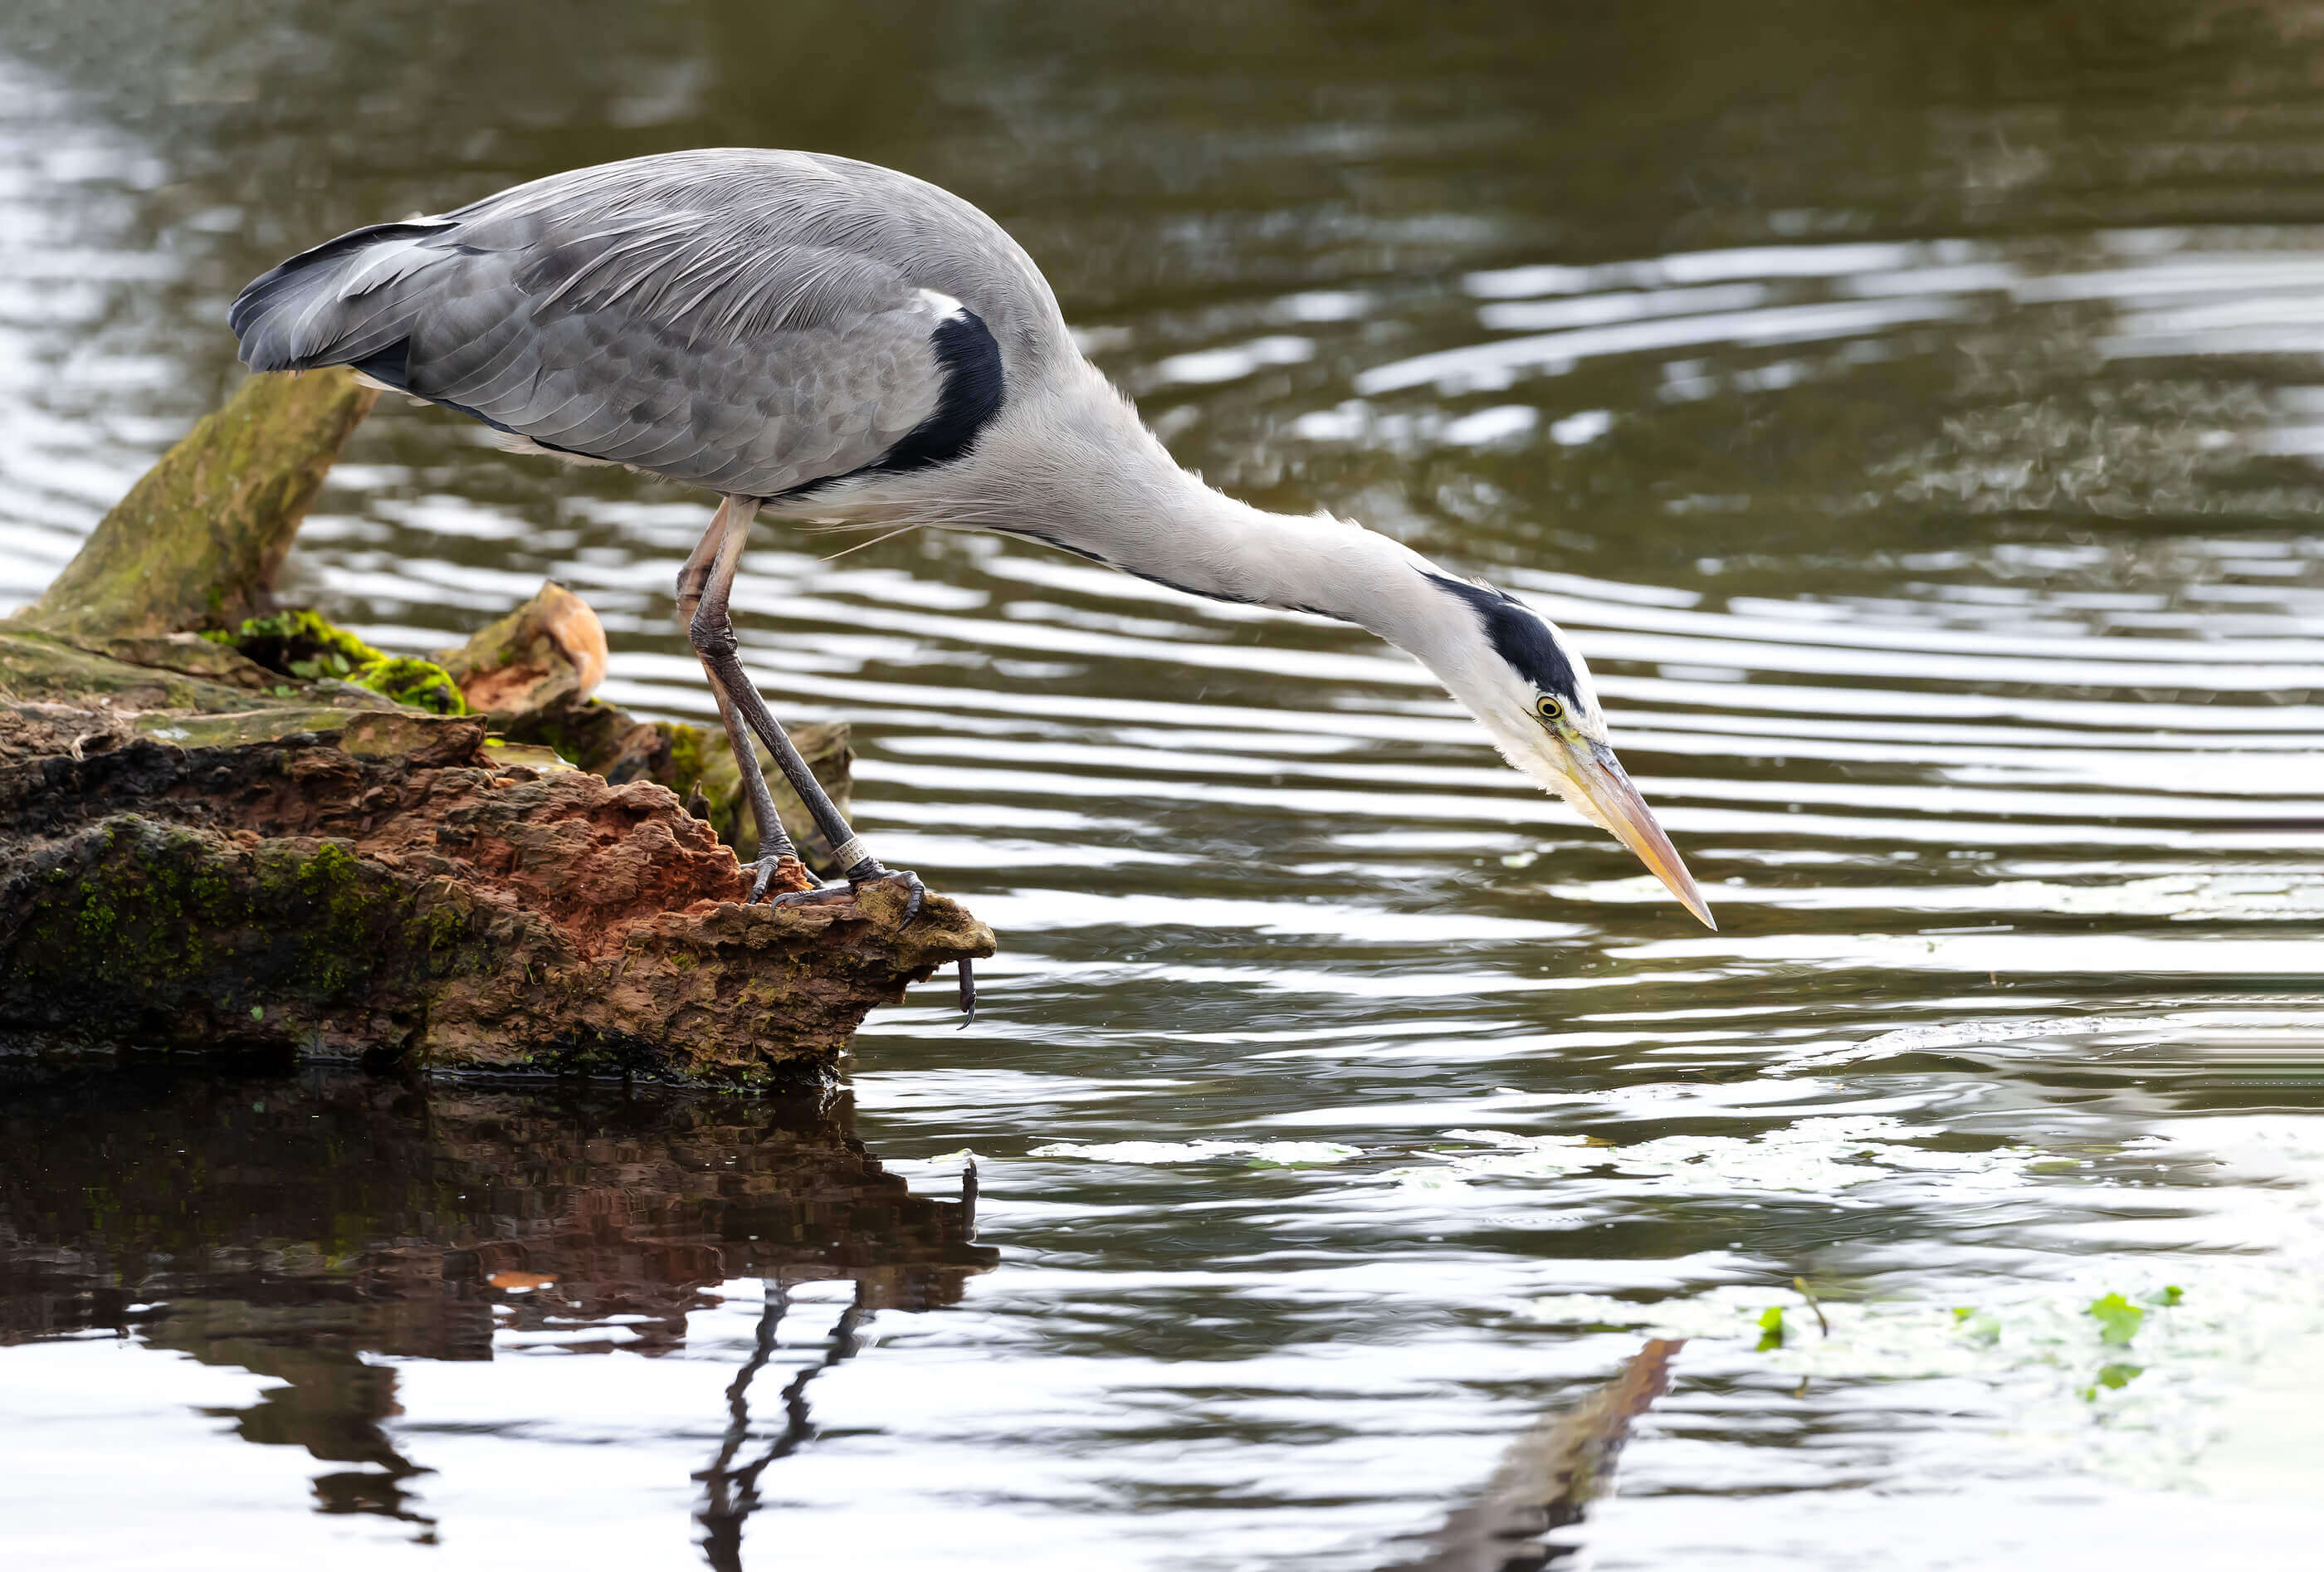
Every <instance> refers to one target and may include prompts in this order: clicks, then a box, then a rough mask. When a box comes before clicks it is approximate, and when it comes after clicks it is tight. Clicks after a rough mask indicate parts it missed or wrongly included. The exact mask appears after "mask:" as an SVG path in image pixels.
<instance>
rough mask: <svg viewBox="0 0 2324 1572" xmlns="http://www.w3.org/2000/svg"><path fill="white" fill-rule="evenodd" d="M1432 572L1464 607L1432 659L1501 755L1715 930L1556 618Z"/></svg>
mask: <svg viewBox="0 0 2324 1572" xmlns="http://www.w3.org/2000/svg"><path fill="white" fill-rule="evenodd" d="M1428 578H1429V581H1430V582H1431V583H1432V584H1434V586H1436V587H1438V588H1439V589H1441V590H1443V592H1444V593H1445V594H1446V595H1447V596H1450V597H1452V600H1453V601H1454V602H1455V603H1456V604H1457V607H1458V608H1459V610H1458V612H1457V613H1456V615H1455V616H1454V618H1453V630H1454V631H1453V633H1452V636H1451V637H1450V638H1449V639H1447V640H1445V641H1442V642H1440V643H1438V646H1437V648H1436V649H1435V650H1434V652H1432V654H1433V655H1434V657H1435V658H1434V659H1431V660H1429V661H1428V664H1429V665H1430V666H1431V667H1432V668H1434V670H1435V671H1436V674H1437V676H1438V677H1440V678H1441V679H1443V682H1444V685H1445V686H1446V687H1447V688H1449V689H1451V690H1452V697H1453V698H1457V699H1459V700H1460V701H1461V702H1462V704H1463V705H1466V706H1467V707H1468V708H1469V711H1470V713H1471V714H1472V715H1474V716H1475V717H1477V718H1478V719H1479V720H1480V721H1482V722H1483V723H1484V726H1485V729H1486V731H1487V732H1489V734H1490V735H1491V736H1492V739H1493V743H1494V745H1496V746H1497V747H1499V749H1500V751H1501V756H1502V757H1503V758H1505V759H1507V760H1508V762H1509V763H1510V764H1512V765H1513V766H1515V767H1516V768H1517V769H1518V770H1520V771H1522V772H1525V773H1526V774H1527V775H1530V776H1532V777H1533V778H1534V779H1535V781H1540V782H1541V783H1542V784H1543V785H1544V786H1546V787H1547V788H1549V789H1550V790H1551V791H1554V792H1556V793H1557V794H1558V795H1559V796H1560V797H1563V798H1564V799H1565V800H1566V801H1568V802H1570V803H1572V805H1573V806H1574V808H1575V809H1577V810H1579V811H1580V812H1581V814H1582V817H1583V818H1587V819H1589V820H1590V821H1591V823H1592V824H1595V825H1597V826H1598V827H1599V828H1601V829H1604V830H1606V831H1608V832H1609V833H1610V834H1611V835H1612V836H1613V837H1615V838H1616V839H1617V840H1618V841H1620V842H1621V843H1622V844H1623V845H1624V846H1628V847H1629V848H1630V850H1631V851H1633V852H1635V853H1637V857H1638V860H1639V861H1640V862H1642V863H1644V864H1646V867H1647V869H1648V870H1649V871H1650V872H1652V873H1653V874H1654V875H1655V878H1657V879H1660V880H1661V881H1662V882H1663V883H1664V884H1665V886H1667V887H1668V888H1669V890H1670V892H1671V893H1672V894H1674V895H1675V896H1677V897H1678V899H1679V902H1680V903H1681V904H1682V905H1683V906H1684V907H1685V908H1686V909H1687V910H1688V911H1691V912H1692V913H1694V915H1695V916H1696V917H1697V918H1698V919H1700V920H1701V922H1702V923H1703V925H1704V926H1706V927H1709V928H1717V927H1718V926H1719V925H1718V924H1717V923H1716V922H1713V921H1712V920H1711V908H1710V907H1709V906H1708V905H1706V904H1705V903H1704V902H1703V899H1702V892H1701V891H1700V890H1698V889H1696V888H1695V883H1694V879H1693V877H1692V875H1691V874H1688V873H1687V871H1686V865H1685V864H1684V863H1683V862H1682V861H1681V860H1680V859H1679V855H1678V851H1677V849H1676V848H1675V847H1674V846H1672V845H1671V843H1670V837H1668V836H1666V835H1665V834H1664V833H1663V828H1662V826H1661V825H1659V824H1656V823H1655V816H1654V814H1653V813H1652V812H1651V811H1650V810H1649V809H1647V807H1646V799H1645V798H1643V797H1641V796H1639V795H1638V789H1637V787H1636V786H1634V785H1632V784H1631V783H1630V777H1629V776H1628V774H1626V773H1625V772H1623V769H1622V763H1621V761H1620V760H1618V759H1617V758H1616V757H1615V756H1614V750H1613V748H1612V747H1611V746H1609V744H1608V743H1607V740H1606V717H1605V714H1604V712H1603V711H1601V710H1600V708H1599V707H1598V694H1597V690H1596V689H1594V688H1593V687H1592V686H1591V681H1590V668H1589V667H1587V666H1585V665H1583V664H1582V657H1581V655H1580V654H1579V653H1578V652H1575V650H1574V649H1573V647H1572V645H1571V644H1569V643H1566V641H1565V635H1564V634H1563V633H1560V632H1559V631H1558V628H1557V624H1554V623H1553V622H1551V621H1550V620H1549V619H1548V618H1547V617H1545V616H1543V615H1541V614H1540V613H1539V612H1536V611H1535V610H1534V609H1533V608H1532V607H1531V606H1526V604H1524V603H1523V602H1522V601H1519V600H1517V599H1516V598H1514V597H1512V596H1508V595H1506V594H1504V593H1502V592H1501V591H1500V590H1498V589H1494V588H1492V587H1489V586H1487V585H1481V584H1467V583H1463V582H1462V581H1460V580H1459V579H1454V578H1443V577H1441V576H1439V575H1436V574H1433V573H1432V574H1430V575H1429V576H1428ZM1461 614H1465V615H1461Z"/></svg>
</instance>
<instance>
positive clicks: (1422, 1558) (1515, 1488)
mask: <svg viewBox="0 0 2324 1572" xmlns="http://www.w3.org/2000/svg"><path fill="white" fill-rule="evenodd" d="M1684 1346H1685V1344H1684V1343H1683V1342H1682V1341H1666V1340H1665V1339H1663V1338H1659V1337H1657V1338H1655V1339H1652V1340H1651V1341H1649V1342H1648V1343H1647V1344H1646V1346H1645V1347H1644V1348H1642V1349H1640V1350H1639V1351H1638V1352H1637V1354H1635V1355H1631V1357H1630V1359H1629V1361H1628V1363H1627V1364H1624V1365H1623V1366H1622V1373H1621V1374H1619V1375H1618V1376H1616V1377H1615V1378H1614V1379H1613V1380H1612V1381H1610V1382H1607V1383H1606V1384H1605V1385H1604V1386H1601V1387H1599V1388H1598V1389H1597V1390H1595V1391H1594V1392H1589V1393H1587V1394H1585V1395H1584V1396H1583V1397H1582V1401H1579V1402H1577V1403H1575V1404H1573V1405H1572V1407H1570V1408H1567V1409H1564V1410H1561V1411H1559V1412H1557V1413H1554V1414H1552V1415H1551V1416H1549V1417H1548V1418H1547V1419H1543V1420H1542V1421H1541V1422H1540V1423H1539V1424H1537V1425H1535V1427H1534V1428H1533V1429H1530V1430H1528V1431H1526V1433H1525V1434H1524V1435H1523V1436H1520V1437H1519V1438H1517V1442H1516V1444H1515V1445H1513V1446H1511V1447H1509V1449H1508V1452H1507V1453H1506V1454H1504V1455H1503V1456H1502V1458H1501V1464H1500V1466H1499V1468H1497V1469H1495V1470H1494V1471H1493V1477H1492V1478H1491V1480H1490V1481H1489V1482H1488V1483H1487V1484H1486V1485H1485V1488H1484V1489H1483V1490H1482V1491H1481V1492H1480V1493H1478V1496H1477V1499H1476V1500H1474V1501H1472V1502H1471V1503H1469V1504H1467V1505H1465V1506H1462V1507H1461V1508H1459V1509H1457V1510H1456V1511H1454V1512H1452V1513H1451V1514H1450V1515H1449V1516H1448V1517H1446V1519H1445V1520H1444V1526H1443V1528H1441V1529H1439V1530H1437V1531H1436V1532H1435V1533H1434V1534H1433V1535H1431V1536H1429V1542H1428V1548H1427V1549H1425V1551H1423V1552H1422V1553H1421V1554H1420V1555H1418V1556H1416V1557H1415V1558H1411V1559H1407V1560H1402V1561H1397V1562H1396V1563H1395V1565H1396V1566H1397V1567H1399V1568H1405V1569H1406V1572H1506V1569H1508V1568H1511V1567H1539V1566H1542V1565H1543V1564H1544V1560H1543V1552H1542V1550H1541V1548H1540V1547H1541V1538H1542V1536H1543V1535H1544V1534H1546V1533H1549V1532H1551V1531H1553V1530H1557V1529H1562V1528H1564V1527H1566V1526H1568V1525H1569V1524H1572V1523H1577V1522H1580V1521H1582V1513H1583V1512H1584V1511H1586V1510H1587V1509H1588V1507H1589V1505H1590V1503H1591V1501H1593V1500H1595V1499H1596V1498H1597V1497H1598V1496H1600V1495H1601V1494H1603V1493H1605V1491H1606V1489H1607V1487H1608V1486H1609V1484H1611V1483H1612V1479H1613V1469H1614V1459H1615V1456H1616V1455H1617V1454H1618V1453H1619V1452H1620V1451H1621V1449H1622V1443H1623V1442H1624V1441H1625V1440H1627V1439H1628V1438H1629V1433H1630V1421H1631V1420H1632V1419H1637V1417H1638V1416H1639V1415H1640V1414H1642V1413H1645V1412H1646V1408H1647V1405H1649V1404H1650V1403H1652V1402H1653V1401H1655V1399H1656V1398H1658V1397H1660V1396H1661V1395H1662V1394H1663V1393H1664V1392H1666V1391H1668V1390H1669V1388H1670V1362H1671V1359H1672V1357H1673V1356H1674V1355H1676V1354H1677V1353H1678V1351H1679V1350H1680V1349H1681V1348H1683V1347H1684Z"/></svg>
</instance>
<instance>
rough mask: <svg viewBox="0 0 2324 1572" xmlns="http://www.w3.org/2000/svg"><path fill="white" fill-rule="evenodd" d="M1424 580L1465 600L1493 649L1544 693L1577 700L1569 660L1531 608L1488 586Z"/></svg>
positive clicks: (1577, 696)
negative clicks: (1491, 643) (1482, 627)
mask: <svg viewBox="0 0 2324 1572" xmlns="http://www.w3.org/2000/svg"><path fill="white" fill-rule="evenodd" d="M1427 578H1428V582H1429V583H1431V584H1434V586H1436V587H1437V588H1439V589H1441V590H1443V591H1444V592H1445V593H1446V594H1447V595H1451V596H1457V597H1458V598H1460V599H1462V600H1465V601H1467V602H1468V603H1469V605H1470V606H1471V608H1472V609H1473V610H1474V611H1475V612H1476V614H1477V615H1478V618H1479V619H1480V621H1481V622H1482V623H1483V624H1484V629H1485V636H1486V637H1487V638H1489V639H1490V640H1491V641H1492V642H1493V649H1494V651H1495V652H1497V653H1498V654H1499V656H1500V657H1501V659H1502V660H1504V661H1508V663H1509V664H1510V665H1511V666H1513V667H1515V668H1516V669H1517V675H1518V676H1520V677H1523V678H1525V679H1526V680H1527V681H1529V682H1531V683H1532V684H1533V685H1534V686H1535V688H1538V689H1541V690H1542V691H1543V692H1544V693H1554V694H1556V695H1557V696H1558V697H1560V698H1569V699H1577V700H1578V699H1579V698H1581V697H1582V696H1581V694H1580V693H1579V692H1578V691H1577V690H1576V684H1575V682H1574V679H1573V662H1572V661H1569V660H1567V659H1566V658H1565V652H1564V651H1563V650H1561V649H1559V648H1558V647H1557V641H1556V640H1555V639H1554V638H1552V637H1550V634H1549V627H1548V625H1547V624H1545V623H1544V622H1543V621H1542V620H1541V617H1540V615H1538V614H1536V613H1535V612H1534V611H1533V610H1532V609H1531V608H1529V607H1527V606H1522V605H1520V604H1519V603H1518V602H1517V601H1515V600H1512V599H1510V598H1509V596H1507V595H1504V594H1502V593H1501V592H1500V591H1499V590H1498V589H1488V588H1486V587H1484V586H1483V585H1480V584H1463V583H1462V582H1461V580H1459V579H1457V578H1438V577H1437V576H1436V575H1435V574H1434V573H1432V574H1429V575H1428V576H1427Z"/></svg>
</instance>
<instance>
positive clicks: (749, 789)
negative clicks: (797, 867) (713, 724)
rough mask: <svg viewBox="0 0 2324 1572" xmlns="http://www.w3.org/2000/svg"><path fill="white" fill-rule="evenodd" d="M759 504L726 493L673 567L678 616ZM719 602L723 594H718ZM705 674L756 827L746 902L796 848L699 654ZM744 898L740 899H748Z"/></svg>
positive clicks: (690, 607) (738, 722)
mask: <svg viewBox="0 0 2324 1572" xmlns="http://www.w3.org/2000/svg"><path fill="white" fill-rule="evenodd" d="M758 511H759V504H757V503H756V502H754V501H752V499H750V498H748V497H733V496H730V497H727V498H725V499H724V500H723V501H721V502H720V503H719V504H718V511H717V512H716V513H714V514H713V515H711V520H710V528H709V529H708V530H706V531H705V532H703V536H702V543H701V544H700V545H698V546H696V547H695V548H694V554H693V555H692V556H690V557H688V558H687V559H686V566H685V567H683V568H680V569H678V620H679V621H681V622H683V623H686V624H689V625H690V624H692V623H693V621H694V619H695V617H696V615H698V614H699V611H700V608H701V606H702V592H703V590H704V589H705V587H708V585H709V583H710V576H711V572H712V569H714V567H715V564H716V562H717V559H718V549H719V546H720V545H721V544H722V543H723V542H724V541H725V539H726V537H727V534H728V533H729V532H730V531H731V532H734V533H737V534H740V535H743V536H747V535H748V534H749V533H750V528H751V520H752V518H753V517H755V516H756V515H757V513H758ZM720 606H721V608H722V611H723V608H724V597H723V596H722V597H721V599H720ZM702 670H703V673H704V675H705V676H707V677H708V678H709V679H710V697H711V698H715V699H716V700H717V701H718V719H719V722H720V724H722V725H723V726H725V728H726V743H727V746H728V747H729V748H731V749H732V750H733V754H734V767H735V769H736V771H737V772H739V773H740V774H741V776H742V792H743V795H744V796H745V797H747V798H749V799H750V802H751V819H752V823H754V824H756V825H757V826H758V829H759V861H758V865H757V876H756V877H755V878H753V879H752V882H751V894H750V897H749V901H750V902H755V901H757V900H758V899H759V898H760V897H761V896H763V895H764V894H766V892H767V886H768V884H769V883H772V882H773V880H774V876H775V874H776V872H777V870H778V869H779V868H780V867H781V865H782V862H783V859H784V858H785V857H789V858H791V859H792V860H794V861H796V860H798V847H797V846H793V845H792V844H791V837H790V834H789V832H788V831H787V830H785V829H784V828H783V819H782V815H781V814H780V813H779V812H778V811H777V810H776V809H775V798H774V793H773V792H771V791H768V790H767V777H766V775H765V774H764V773H763V772H761V770H760V768H759V750H758V749H756V748H755V747H752V745H751V734H750V733H749V732H748V731H746V730H744V729H743V726H742V717H740V716H738V715H736V714H735V713H734V701H733V699H732V698H729V697H728V696H727V693H726V687H725V684H724V683H723V682H721V681H720V680H718V673H717V672H716V671H715V670H711V667H710V661H709V660H708V658H707V657H704V658H703V661H702ZM748 903H749V902H745V904H748Z"/></svg>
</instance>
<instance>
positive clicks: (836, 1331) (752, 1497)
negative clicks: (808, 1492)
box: [695, 1281, 871, 1572]
mask: <svg viewBox="0 0 2324 1572" xmlns="http://www.w3.org/2000/svg"><path fill="white" fill-rule="evenodd" d="M863 1289H864V1285H863V1284H862V1283H858V1284H857V1285H856V1292H855V1297H854V1299H853V1300H851V1301H850V1302H849V1304H848V1306H847V1308H845V1309H844V1310H842V1311H841V1312H840V1313H839V1320H838V1321H837V1323H836V1324H835V1325H834V1326H833V1327H832V1328H831V1345H830V1346H829V1347H828V1348H826V1349H825V1351H824V1355H823V1357H822V1359H820V1360H818V1361H817V1362H816V1363H815V1364H808V1365H805V1366H802V1367H801V1368H800V1370H799V1373H798V1374H797V1375H794V1376H792V1377H791V1379H790V1383H789V1384H788V1385H787V1386H785V1387H784V1388H783V1392H782V1397H783V1429H782V1433H781V1434H780V1435H779V1436H777V1437H776V1438H774V1440H773V1441H772V1442H771V1443H770V1444H769V1445H768V1447H766V1449H765V1450H764V1451H762V1452H761V1453H760V1454H759V1456H757V1457H755V1458H753V1459H752V1461H751V1462H749V1463H746V1464H743V1465H742V1466H740V1467H737V1466H735V1461H734V1460H735V1459H736V1458H737V1457H738V1456H741V1455H742V1445H743V1443H744V1442H745V1441H747V1440H748V1439H750V1435H751V1383H752V1382H753V1381H755V1380H756V1379H757V1378H758V1374H759V1372H761V1370H764V1369H765V1368H766V1367H767V1362H768V1361H769V1360H770V1359H772V1358H773V1357H774V1355H775V1332H776V1329H777V1328H778V1327H780V1326H781V1325H782V1319H783V1313H784V1312H785V1311H786V1310H788V1309H789V1308H790V1295H789V1293H788V1290H786V1289H785V1287H784V1285H783V1284H782V1283H781V1282H780V1281H769V1282H768V1283H767V1285H766V1290H767V1303H766V1308H764V1309H762V1310H761V1311H760V1312H759V1330H758V1336H757V1337H756V1339H755V1341H754V1342H753V1344H752V1349H751V1357H750V1358H749V1359H747V1360H745V1361H744V1362H743V1364H742V1369H741V1370H740V1371H738V1372H737V1373H735V1376H734V1379H733V1382H731V1383H730V1384H729V1385H728V1386H727V1388H726V1434H725V1436H724V1438H722V1439H721V1440H720V1442H719V1446H718V1456H716V1457H715V1458H714V1459H712V1461H711V1464H710V1466H709V1467H707V1468H705V1469H704V1470H703V1471H702V1472H701V1473H699V1474H696V1475H695V1477H696V1479H699V1480H701V1481H702V1482H703V1485H704V1497H705V1499H704V1501H703V1505H702V1510H701V1511H700V1512H697V1513H696V1514H695V1515H696V1521H698V1522H700V1523H701V1524H702V1550H703V1556H704V1558H705V1559H706V1560H707V1561H708V1562H709V1563H710V1565H711V1567H713V1568H714V1569H715V1572H742V1525H743V1524H744V1523H745V1522H747V1521H749V1520H750V1516H751V1514H752V1512H756V1511H758V1510H759V1475H761V1474H764V1473H765V1472H766V1471H767V1470H768V1469H769V1468H770V1467H771V1466H773V1465H774V1464H775V1463H776V1462H777V1461H778V1460H779V1459H781V1458H784V1457H788V1456H790V1455H791V1454H792V1453H794V1452H796V1451H798V1449H799V1447H801V1446H802V1445H803V1444H805V1443H806V1442H807V1440H808V1439H809V1438H811V1437H812V1436H813V1434H814V1424H813V1421H811V1420H810V1419H808V1418H807V1382H810V1381H813V1380H814V1379H815V1378H816V1376H817V1375H819V1374H821V1373H823V1372H825V1371H826V1370H828V1369H830V1368H831V1367H832V1366H833V1365H835V1364H839V1363H840V1362H841V1361H842V1360H844V1359H849V1358H852V1357H853V1355H854V1354H855V1350H856V1345H857V1338H858V1336H860V1335H861V1333H862V1329H863V1323H864V1322H865V1321H867V1320H869V1319H870V1318H871V1307H870V1306H869V1305H868V1304H867V1303H866V1302H865V1295H864V1291H863Z"/></svg>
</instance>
